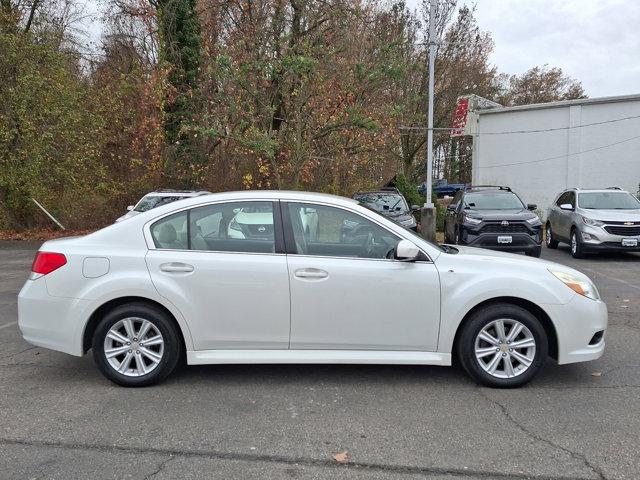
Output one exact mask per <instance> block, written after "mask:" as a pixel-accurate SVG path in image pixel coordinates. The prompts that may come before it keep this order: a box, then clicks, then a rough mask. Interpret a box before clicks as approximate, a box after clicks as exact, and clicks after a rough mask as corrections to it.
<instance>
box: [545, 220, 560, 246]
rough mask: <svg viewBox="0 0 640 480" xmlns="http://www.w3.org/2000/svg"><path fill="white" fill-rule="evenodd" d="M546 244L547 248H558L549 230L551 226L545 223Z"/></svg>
mask: <svg viewBox="0 0 640 480" xmlns="http://www.w3.org/2000/svg"><path fill="white" fill-rule="evenodd" d="M545 230H546V235H545V237H546V242H547V248H558V241H557V240H556V239H555V238H554V237H553V231H552V230H551V224H550V223H547V227H546V229H545Z"/></svg>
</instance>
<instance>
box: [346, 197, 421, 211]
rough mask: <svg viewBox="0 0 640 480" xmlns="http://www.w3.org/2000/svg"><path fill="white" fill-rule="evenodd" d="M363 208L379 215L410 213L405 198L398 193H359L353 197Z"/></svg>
mask: <svg viewBox="0 0 640 480" xmlns="http://www.w3.org/2000/svg"><path fill="white" fill-rule="evenodd" d="M353 198H354V199H356V200H358V202H360V204H361V205H362V206H363V207H367V208H369V209H371V210H373V211H375V212H379V213H386V214H389V213H397V214H400V213H406V212H408V211H409V207H408V206H407V202H406V201H405V199H404V197H403V196H402V195H400V194H398V193H387V192H383V193H380V192H374V193H359V194H357V195H354V196H353Z"/></svg>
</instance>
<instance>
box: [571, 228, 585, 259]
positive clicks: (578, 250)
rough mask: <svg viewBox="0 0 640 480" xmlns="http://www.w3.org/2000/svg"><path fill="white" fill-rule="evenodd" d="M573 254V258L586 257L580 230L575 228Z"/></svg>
mask: <svg viewBox="0 0 640 480" xmlns="http://www.w3.org/2000/svg"><path fill="white" fill-rule="evenodd" d="M571 256H572V257H573V258H584V256H585V255H584V247H583V246H582V243H581V242H580V238H579V236H578V231H577V230H576V229H575V228H574V229H573V230H571Z"/></svg>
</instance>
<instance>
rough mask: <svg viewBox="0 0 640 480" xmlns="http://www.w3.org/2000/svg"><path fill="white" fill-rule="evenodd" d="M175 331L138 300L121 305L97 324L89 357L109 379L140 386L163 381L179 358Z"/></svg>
mask: <svg viewBox="0 0 640 480" xmlns="http://www.w3.org/2000/svg"><path fill="white" fill-rule="evenodd" d="M179 338H180V337H179V332H178V331H177V328H176V326H175V324H174V322H173V321H172V320H171V319H170V318H168V316H167V314H166V313H165V312H163V311H161V310H159V309H157V308H154V307H152V306H150V305H145V304H142V303H131V304H126V305H121V306H119V307H117V308H115V309H113V310H112V311H111V312H109V313H108V314H107V315H105V317H104V318H103V319H102V321H101V322H100V323H99V324H98V327H97V328H96V331H95V334H94V336H93V358H94V360H95V362H96V365H97V366H98V368H99V369H100V371H101V372H102V373H103V374H104V376H105V377H107V378H108V379H109V380H111V381H112V382H115V383H117V384H118V385H122V386H125V387H144V386H147V385H152V384H154V383H157V382H159V381H161V380H163V379H164V378H165V377H166V376H167V375H169V374H170V373H171V372H172V371H173V370H174V369H175V367H176V365H177V363H178V360H179V358H180V352H181V343H180V341H179Z"/></svg>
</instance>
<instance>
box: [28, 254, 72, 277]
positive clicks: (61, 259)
mask: <svg viewBox="0 0 640 480" xmlns="http://www.w3.org/2000/svg"><path fill="white" fill-rule="evenodd" d="M66 263H67V257H65V256H64V255H63V254H61V253H53V252H38V253H36V258H34V259H33V265H31V271H32V272H33V273H38V274H40V275H47V274H48V273H51V272H53V271H54V270H57V269H58V268H60V267H61V266H63V265H64V264H66Z"/></svg>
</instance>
